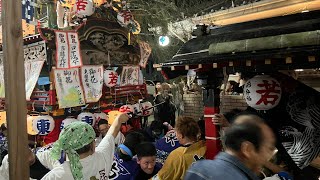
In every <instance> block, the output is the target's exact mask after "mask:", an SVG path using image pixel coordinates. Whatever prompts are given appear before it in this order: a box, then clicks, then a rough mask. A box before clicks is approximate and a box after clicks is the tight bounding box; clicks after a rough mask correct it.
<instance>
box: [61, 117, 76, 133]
mask: <svg viewBox="0 0 320 180" xmlns="http://www.w3.org/2000/svg"><path fill="white" fill-rule="evenodd" d="M76 121H79V120H77V119H75V118H66V119H64V120H63V121H62V123H61V125H60V130H62V129H63V128H65V127H66V126H68V125H69V124H71V123H74V122H76Z"/></svg>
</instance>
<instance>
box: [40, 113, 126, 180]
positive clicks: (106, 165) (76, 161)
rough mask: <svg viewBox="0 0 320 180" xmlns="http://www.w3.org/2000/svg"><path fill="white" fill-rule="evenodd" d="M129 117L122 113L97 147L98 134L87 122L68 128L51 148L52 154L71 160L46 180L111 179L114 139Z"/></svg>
mask: <svg viewBox="0 0 320 180" xmlns="http://www.w3.org/2000/svg"><path fill="white" fill-rule="evenodd" d="M128 119H129V118H128V115H127V114H120V115H119V116H117V117H116V119H115V121H114V122H113V124H112V125H111V127H110V129H109V131H108V133H107V135H106V136H105V137H104V138H103V139H102V141H101V142H100V144H99V146H98V147H96V148H95V141H94V139H95V132H94V130H93V128H92V126H90V125H89V124H87V123H84V122H74V123H71V124H69V125H68V126H66V127H65V128H64V129H63V130H62V132H61V134H60V136H59V139H58V141H57V142H55V143H54V146H53V148H52V149H51V155H52V157H53V158H55V159H59V158H60V155H61V151H65V152H66V154H67V156H68V158H69V161H66V162H64V163H63V164H62V165H61V166H59V167H55V168H54V169H52V170H51V171H50V172H49V173H48V174H46V175H45V176H44V177H43V178H42V179H43V180H53V179H54V180H58V179H61V180H66V179H68V180H72V179H75V180H82V179H108V175H109V172H110V169H111V166H112V157H113V154H114V149H115V143H114V138H115V137H116V136H117V135H118V133H119V130H120V126H121V124H122V123H125V122H126V121H127V120H128Z"/></svg>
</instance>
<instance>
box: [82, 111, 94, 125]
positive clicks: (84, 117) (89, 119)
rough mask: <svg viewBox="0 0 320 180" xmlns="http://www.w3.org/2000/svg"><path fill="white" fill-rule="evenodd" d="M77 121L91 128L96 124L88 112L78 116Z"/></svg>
mask: <svg viewBox="0 0 320 180" xmlns="http://www.w3.org/2000/svg"><path fill="white" fill-rule="evenodd" d="M78 120H79V121H82V122H86V123H88V124H90V125H91V126H94V125H95V123H96V118H95V117H94V115H93V114H92V113H89V112H82V113H80V114H79V115H78Z"/></svg>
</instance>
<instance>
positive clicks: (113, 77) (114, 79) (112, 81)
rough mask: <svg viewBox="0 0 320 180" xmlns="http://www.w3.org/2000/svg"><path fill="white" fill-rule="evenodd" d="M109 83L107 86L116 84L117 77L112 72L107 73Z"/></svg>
mask: <svg viewBox="0 0 320 180" xmlns="http://www.w3.org/2000/svg"><path fill="white" fill-rule="evenodd" d="M109 78H110V82H109V83H108V84H116V83H117V80H118V75H117V74H116V73H114V72H110V73H109Z"/></svg>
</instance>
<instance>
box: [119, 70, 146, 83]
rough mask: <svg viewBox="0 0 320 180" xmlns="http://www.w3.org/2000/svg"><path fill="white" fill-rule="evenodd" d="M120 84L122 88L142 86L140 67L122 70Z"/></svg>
mask: <svg viewBox="0 0 320 180" xmlns="http://www.w3.org/2000/svg"><path fill="white" fill-rule="evenodd" d="M142 83H143V82H142ZM120 84H121V86H126V85H139V84H141V81H140V67H139V66H124V67H123V69H122V73H121V81H120Z"/></svg>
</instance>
